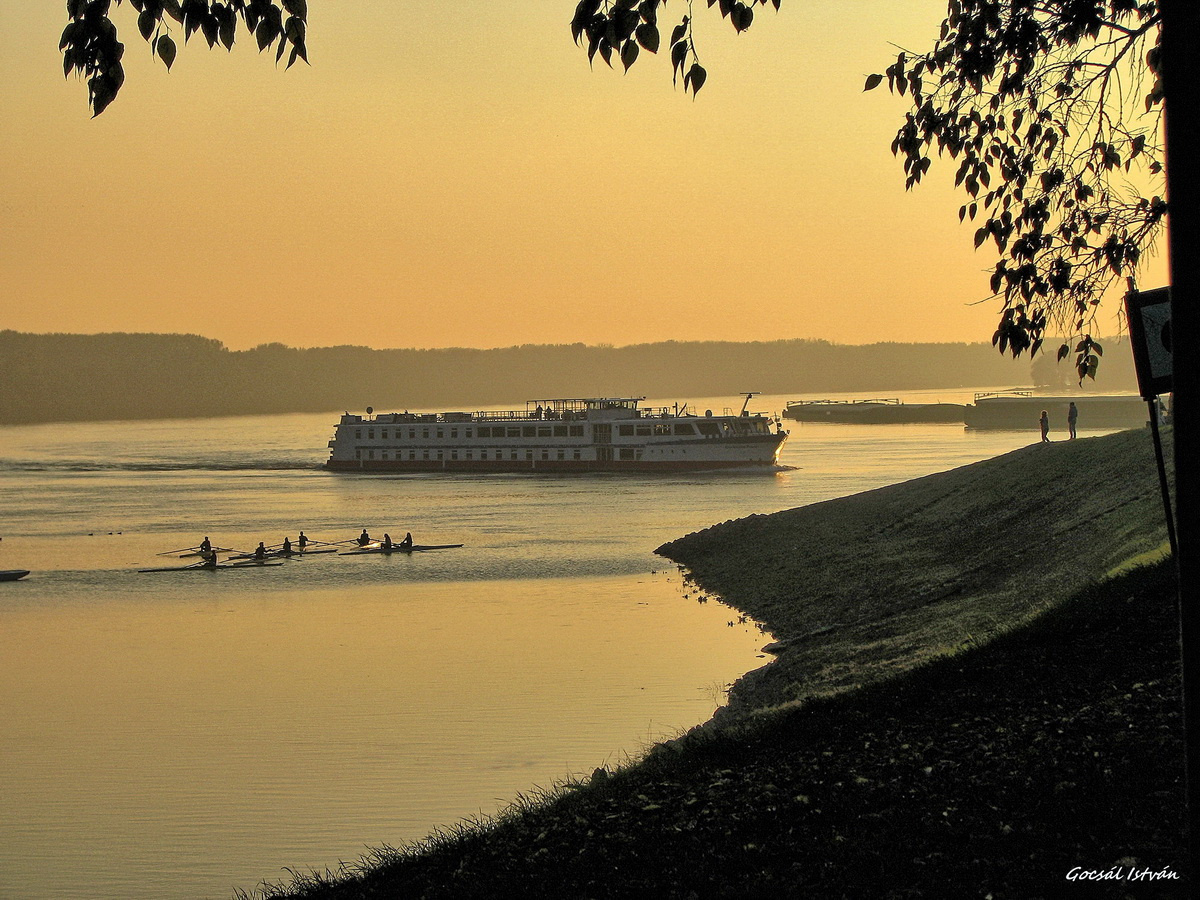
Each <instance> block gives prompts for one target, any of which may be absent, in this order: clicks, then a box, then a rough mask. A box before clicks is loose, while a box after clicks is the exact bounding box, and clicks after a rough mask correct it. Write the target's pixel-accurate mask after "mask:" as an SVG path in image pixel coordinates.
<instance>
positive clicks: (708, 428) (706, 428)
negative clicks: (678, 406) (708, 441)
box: [698, 422, 721, 437]
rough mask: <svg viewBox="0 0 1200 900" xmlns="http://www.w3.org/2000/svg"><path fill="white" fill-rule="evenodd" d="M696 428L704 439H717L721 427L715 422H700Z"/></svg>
mask: <svg viewBox="0 0 1200 900" xmlns="http://www.w3.org/2000/svg"><path fill="white" fill-rule="evenodd" d="M698 427H699V428H700V433H701V434H702V435H704V436H705V437H718V436H719V435H720V434H721V426H720V425H719V424H718V423H716V422H700V423H698Z"/></svg>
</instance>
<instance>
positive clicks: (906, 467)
mask: <svg viewBox="0 0 1200 900" xmlns="http://www.w3.org/2000/svg"><path fill="white" fill-rule="evenodd" d="M908 398H909V399H929V400H934V399H940V400H945V401H964V400H968V399H969V398H970V391H969V390H963V391H960V392H954V391H947V392H943V393H941V394H925V395H912V394H910V395H908ZM787 399H797V398H796V397H788V398H784V397H760V398H756V401H755V404H754V408H757V409H767V410H776V411H777V410H780V409H782V408H783V406H784V402H785V401H786V400H787ZM651 402H653V403H655V404H658V403H662V404H663V405H666V404H668V403H669V402H671V401H651ZM731 403H733V401H731V400H728V399H705V398H701V399H699V400H698V401H696V405H698V406H699V407H700V408H701V409H703V408H705V407H709V408H713V409H714V410H716V409H719V408H720V407H723V406H725V405H729V404H731ZM335 420H336V414H333V415H293V416H272V417H261V418H232V419H207V420H200V421H182V422H136V423H97V424H53V425H37V426H24V427H8V428H0V538H2V539H3V540H2V541H0V568H28V569H32V570H34V574H33V575H31V576H30V577H29V578H28V579H26V580H25V581H22V582H18V583H11V584H0V718H2V720H3V722H4V724H5V727H4V728H3V729H0V848H2V850H3V862H2V864H0V898H5V900H9V898H12V900H40V898H56V900H65V898H96V897H103V898H109V897H111V898H147V900H149V898H189V900H190V898H202V897H203V898H207V897H215V898H224V897H229V896H230V895H231V894H232V891H233V889H234V888H235V887H242V888H252V887H254V885H256V884H258V883H259V882H261V881H263V880H278V879H280V878H281V877H286V873H284V872H282V867H284V866H288V867H292V868H295V869H300V870H307V869H309V868H317V869H323V868H325V867H336V866H337V864H338V861H339V860H343V859H345V860H351V859H356V858H357V857H358V856H359V855H361V854H362V853H364V852H365V851H366V850H367V849H368V848H370V847H374V846H379V845H382V844H385V843H386V844H392V845H396V844H400V843H402V842H404V841H409V840H415V839H419V838H421V837H423V836H425V835H426V834H428V833H429V832H430V831H431V830H432V829H433V828H435V827H437V826H438V825H444V824H449V823H452V822H455V821H457V820H458V819H460V818H462V817H469V816H473V815H479V814H488V813H491V812H494V811H495V810H497V809H498V808H500V807H502V806H503V805H504V804H505V803H506V802H507V801H509V800H511V799H513V798H514V797H515V796H516V795H517V794H518V793H519V792H529V791H531V790H534V789H536V788H537V787H539V786H543V787H544V786H549V785H551V784H553V783H554V782H556V781H558V780H561V779H562V778H564V777H567V776H569V775H572V774H578V773H586V772H590V771H591V770H592V769H593V768H595V767H596V766H598V765H605V764H608V765H614V764H617V763H620V762H621V761H623V760H624V759H626V758H627V757H628V756H629V755H631V754H636V753H637V752H638V751H639V750H640V749H641V748H643V747H644V746H645V745H646V744H647V743H648V742H650V741H653V740H655V739H658V738H661V737H663V736H669V735H672V734H675V733H677V732H678V731H680V730H681V729H685V728H688V727H690V726H692V725H695V724H697V723H699V722H702V721H704V720H706V719H707V718H709V716H711V714H712V712H713V710H714V709H715V708H716V706H717V705H718V704H719V703H721V702H723V699H724V693H725V688H726V687H727V685H728V684H729V683H730V682H731V681H733V680H734V679H735V678H737V677H738V676H740V675H741V674H743V673H744V672H746V671H748V670H750V669H752V668H755V667H757V666H759V665H761V664H763V662H765V658H764V656H763V655H762V653H761V652H760V649H759V648H760V647H761V646H762V645H763V644H764V643H766V641H767V639H768V638H767V637H765V636H764V635H763V634H762V632H761V631H760V630H759V629H758V628H757V627H755V626H754V625H753V624H752V623H745V622H741V621H739V620H738V617H737V615H736V613H734V612H733V611H731V610H730V609H728V608H726V607H724V606H722V605H721V604H719V603H717V602H715V601H711V602H705V603H700V602H697V597H696V596H695V595H689V594H688V592H687V589H686V588H684V587H683V586H682V585H681V583H680V578H679V573H678V572H677V571H676V570H675V569H674V567H673V566H671V565H669V564H668V563H666V562H665V561H664V560H662V559H661V558H659V557H656V556H654V554H653V550H654V548H655V547H657V546H658V545H659V544H661V543H663V542H664V541H667V540H670V539H672V538H675V537H678V536H680V535H682V534H685V533H687V532H689V531H694V530H696V529H699V528H703V527H705V526H707V525H710V524H713V523H715V522H720V521H724V520H726V519H730V518H736V517H740V516H745V515H749V514H751V513H766V512H773V511H776V510H779V509H785V508H789V507H793V506H798V505H802V504H806V503H811V502H814V501H818V500H824V499H829V498H832V497H837V496H843V495H846V494H849V493H854V492H857V491H861V490H866V489H870V488H874V487H879V486H882V485H885V484H891V483H894V482H897V481H902V480H905V479H908V478H912V477H916V476H919V475H924V474H929V473H931V472H936V471H941V470H944V469H948V468H952V467H954V466H957V465H962V464H965V463H969V462H973V461H976V460H979V459H983V458H986V457H990V456H995V455H998V454H1000V453H1004V452H1007V451H1009V450H1012V449H1015V448H1016V447H1019V446H1023V445H1025V444H1028V443H1031V442H1032V441H1034V440H1036V439H1037V435H1036V433H1035V432H1034V429H1033V428H1031V430H1030V431H1029V432H1027V433H1013V432H991V433H988V432H983V433H980V432H967V431H964V430H963V429H962V428H961V427H957V426H945V425H929V426H921V425H912V426H881V427H858V426H839V425H801V424H798V423H790V425H789V427H790V429H791V432H792V434H791V438H790V439H789V442H788V444H787V445H786V447H785V449H784V453H783V459H782V462H783V463H784V464H786V465H788V466H791V467H793V468H791V469H789V470H787V471H783V472H779V473H775V474H762V473H757V474H722V475H711V476H709V475H663V476H655V477H645V476H601V475H597V476H560V477H546V476H522V475H506V476H499V475H497V476H484V475H474V476H454V477H445V476H436V475H407V476H370V477H356V476H348V475H332V474H327V473H325V472H324V471H322V470H321V469H320V468H319V465H320V463H321V462H322V461H323V460H324V458H325V455H326V452H327V451H326V450H325V443H326V441H327V440H328V438H329V436H330V434H331V432H332V427H333V424H334V422H335ZM364 526H366V527H368V528H369V529H370V530H371V531H372V533H375V534H382V533H383V532H384V531H389V532H390V533H391V534H392V536H393V537H395V538H398V537H401V536H403V534H404V533H405V532H406V531H411V532H412V533H413V535H414V537H415V539H416V540H417V542H418V543H458V542H462V543H463V544H465V545H466V546H465V547H464V548H463V549H461V550H451V551H442V552H437V553H425V554H414V555H412V556H399V555H397V556H393V557H387V558H384V557H376V556H359V557H341V556H334V555H326V556H319V557H311V558H308V559H304V560H298V561H294V562H289V563H288V564H286V565H284V566H281V567H278V568H271V569H262V570H252V571H238V572H215V573H188V574H184V575H177V574H173V573H166V574H137V573H136V571H135V570H136V569H137V568H139V567H146V566H151V565H158V564H174V563H176V562H180V560H177V559H175V558H174V557H172V556H159V555H156V554H160V553H162V552H163V551H168V550H171V549H173V548H185V547H190V546H193V545H195V544H196V543H197V542H198V541H199V539H200V537H201V536H202V535H204V534H208V535H210V536H211V537H212V538H213V541H214V543H216V544H218V545H219V546H225V547H237V548H252V547H254V546H255V545H256V544H257V543H258V541H260V540H262V541H265V542H266V543H268V544H272V543H277V542H279V541H281V540H282V539H283V537H284V536H285V535H289V536H291V537H292V538H294V537H295V535H296V533H297V531H298V530H300V529H304V530H305V531H306V532H307V533H308V534H309V535H310V536H312V537H316V538H321V539H326V540H336V539H342V538H347V537H351V536H353V535H355V534H357V533H358V531H359V530H360V529H361V528H363V527H364Z"/></svg>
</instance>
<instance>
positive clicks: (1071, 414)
mask: <svg viewBox="0 0 1200 900" xmlns="http://www.w3.org/2000/svg"><path fill="white" fill-rule="evenodd" d="M1078 421H1079V407H1078V406H1076V405H1075V401H1074V400H1072V401H1071V405H1070V406H1068V407H1067V433H1068V434H1070V435H1071V440H1075V423H1076V422H1078Z"/></svg>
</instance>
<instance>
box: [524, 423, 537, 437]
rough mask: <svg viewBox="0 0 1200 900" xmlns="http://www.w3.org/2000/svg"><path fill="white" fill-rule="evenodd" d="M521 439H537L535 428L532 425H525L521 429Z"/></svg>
mask: <svg viewBox="0 0 1200 900" xmlns="http://www.w3.org/2000/svg"><path fill="white" fill-rule="evenodd" d="M521 437H537V428H536V427H534V426H533V425H526V426H525V427H524V428H522V429H521Z"/></svg>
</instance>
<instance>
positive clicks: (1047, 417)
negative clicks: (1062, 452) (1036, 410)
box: [1041, 409, 1050, 444]
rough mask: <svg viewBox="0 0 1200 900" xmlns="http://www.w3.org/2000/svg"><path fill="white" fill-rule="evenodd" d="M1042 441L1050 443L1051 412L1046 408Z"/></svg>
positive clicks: (1043, 413) (1043, 414) (1042, 421)
mask: <svg viewBox="0 0 1200 900" xmlns="http://www.w3.org/2000/svg"><path fill="white" fill-rule="evenodd" d="M1041 423H1042V443H1043V444H1048V443H1050V414H1049V413H1048V412H1046V411H1045V410H1044V409H1043V410H1042V419H1041Z"/></svg>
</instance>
